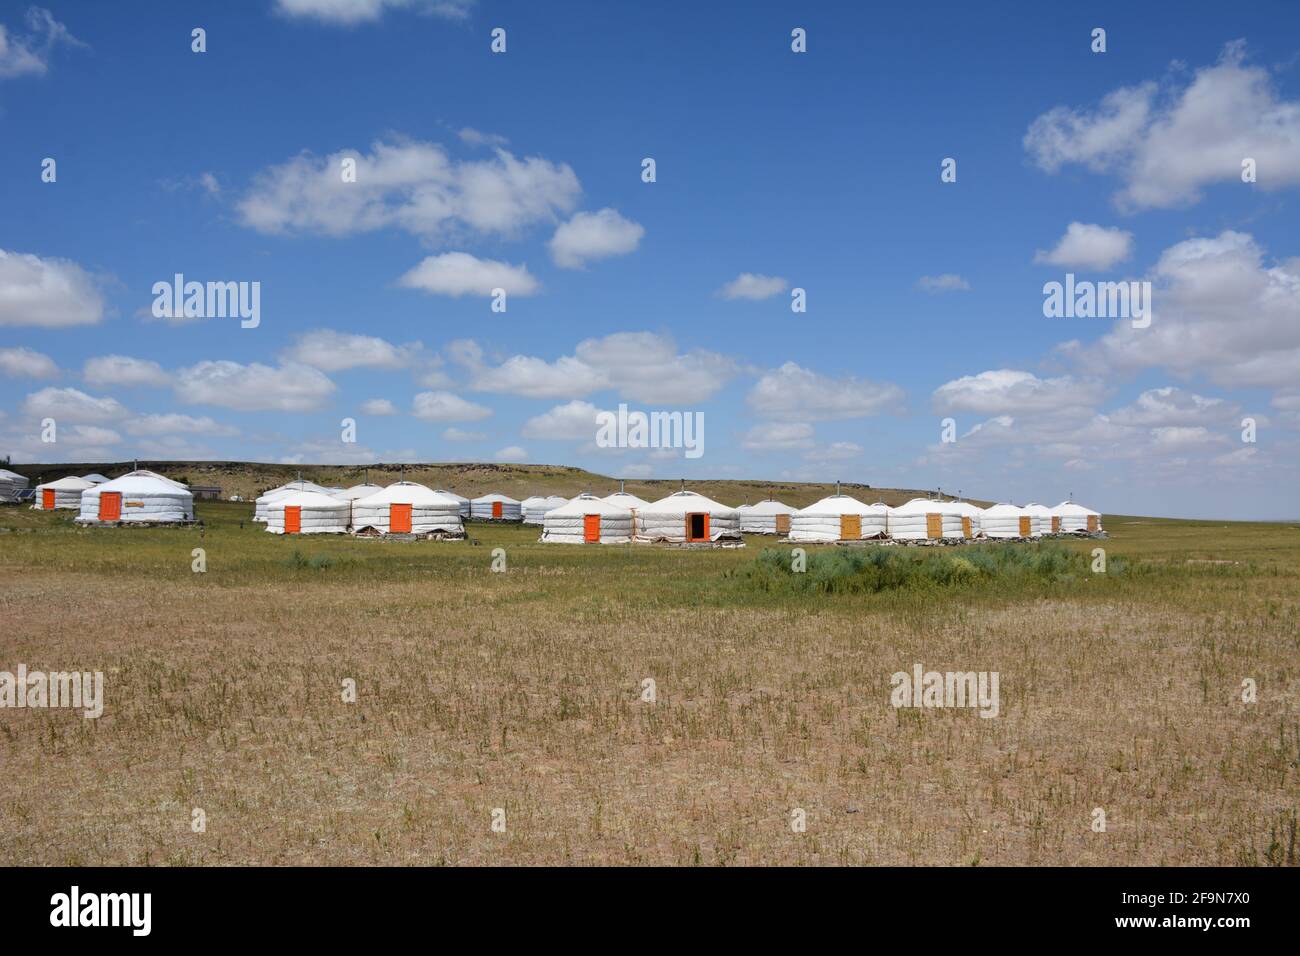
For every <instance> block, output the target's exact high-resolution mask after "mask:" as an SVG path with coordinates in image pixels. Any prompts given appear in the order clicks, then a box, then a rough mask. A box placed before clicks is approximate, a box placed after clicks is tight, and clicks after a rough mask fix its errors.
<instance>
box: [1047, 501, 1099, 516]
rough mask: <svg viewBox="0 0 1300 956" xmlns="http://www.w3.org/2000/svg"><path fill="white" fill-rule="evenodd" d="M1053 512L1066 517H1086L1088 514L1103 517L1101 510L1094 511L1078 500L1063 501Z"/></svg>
mask: <svg viewBox="0 0 1300 956" xmlns="http://www.w3.org/2000/svg"><path fill="white" fill-rule="evenodd" d="M1052 513H1053V514H1056V515H1061V516H1062V517H1064V516H1065V515H1082V516H1085V517H1086V516H1088V515H1095V516H1097V517H1101V512H1099V511H1093V510H1092V509H1091V508H1085V507H1084V506H1083V505H1081V504H1078V503H1077V502H1074V501H1062V502H1061V503H1060V504H1059V505H1057V506H1056V507H1055V508H1053V509H1052Z"/></svg>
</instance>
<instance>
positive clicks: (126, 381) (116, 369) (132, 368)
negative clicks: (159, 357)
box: [81, 355, 172, 388]
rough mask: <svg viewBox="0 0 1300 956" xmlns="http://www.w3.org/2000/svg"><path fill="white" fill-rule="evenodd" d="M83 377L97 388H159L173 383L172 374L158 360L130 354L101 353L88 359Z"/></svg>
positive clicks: (82, 373) (83, 370)
mask: <svg viewBox="0 0 1300 956" xmlns="http://www.w3.org/2000/svg"><path fill="white" fill-rule="evenodd" d="M81 377H82V378H84V379H85V380H86V383H87V384H88V385H94V386H95V387H97V388H109V387H112V386H124V387H127V388H132V387H137V386H143V387H155V388H159V387H162V386H165V385H170V384H171V380H172V379H171V376H170V375H168V374H167V372H166V371H164V370H163V367H162V366H161V365H159V364H158V363H157V362H154V361H151V360H149V359H138V358H131V357H130V356H128V355H101V356H99V357H98V358H92V359H87V360H86V364H85V367H84V368H83V369H82V371H81Z"/></svg>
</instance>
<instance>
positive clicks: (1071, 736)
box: [0, 474, 1300, 866]
mask: <svg viewBox="0 0 1300 956" xmlns="http://www.w3.org/2000/svg"><path fill="white" fill-rule="evenodd" d="M192 477H193V480H195V481H200V480H201V476H199V475H197V474H195V475H193V476H192ZM288 477H292V475H289V476H288ZM309 477H310V476H309ZM281 480H283V478H281ZM502 489H503V490H507V491H509V490H511V489H510V488H509V487H508V486H505V485H502ZM252 490H254V489H253V488H251V487H250V488H249V489H248V491H252ZM470 490H478V489H470ZM483 490H486V489H483ZM578 490H581V488H574V489H572V490H571V493H572V491H578ZM629 490H638V489H637V487H636V486H632V485H630V486H629ZM641 490H650V489H649V488H646V487H644V486H642V488H641ZM700 490H705V489H703V488H701V489H700ZM597 491H598V492H600V493H606V492H607V491H608V489H606V488H599V489H597ZM818 496H820V493H814V491H813V490H809V491H808V493H807V495H802V496H799V497H800V498H802V497H806V498H807V499H808V500H812V498H815V497H818ZM736 497H737V496H736V495H731V496H729V497H727V498H725V499H724V500H732V499H734V498H736ZM787 497H788V496H787ZM868 500H871V499H870V498H868ZM792 503H796V504H803V503H807V502H806V501H803V500H798V501H794V502H792ZM198 511H199V516H200V517H201V518H202V519H203V521H204V527H203V528H202V529H199V528H193V529H129V530H121V529H95V530H79V529H77V528H75V527H74V526H73V524H72V522H71V514H70V513H59V514H53V515H52V514H46V513H38V512H33V511H30V510H27V509H25V508H23V509H19V508H14V507H8V508H4V509H2V510H0V581H3V588H2V589H0V670H4V669H9V670H12V669H14V668H15V667H16V665H17V664H18V663H20V662H21V663H25V664H27V665H28V667H29V668H32V669H37V668H41V669H64V670H100V671H103V672H104V675H105V682H106V687H105V696H106V704H105V711H104V715H103V716H102V717H101V718H100V719H98V720H87V719H84V718H83V717H82V716H81V715H80V714H79V713H72V712H69V711H67V710H9V709H3V710H0V767H2V768H3V772H2V773H0V832H2V833H3V834H4V838H3V840H0V863H2V864H6V865H12V864H73V865H77V864H163V865H168V864H251V863H260V864H379V863H385V864H415V865H428V864H453V865H455V864H565V863H572V864H682V865H693V864H699V865H747V864H923V865H931V864H933V865H963V866H964V865H1017V864H1066V865H1103V864H1112V865H1137V864H1170V865H1209V864H1226V865H1270V864H1294V863H1295V862H1296V856H1297V852H1298V848H1297V846H1296V833H1295V826H1296V811H1297V805H1300V611H1298V602H1297V593H1298V591H1297V583H1298V582H1300V527H1296V526H1292V525H1266V524H1240V523H1218V522H1190V521H1185V522H1178V521H1161V520H1155V519H1140V518H1128V519H1126V518H1123V517H1116V516H1107V517H1106V519H1105V524H1106V527H1107V529H1108V530H1109V531H1110V534H1111V537H1110V538H1109V539H1108V540H1105V541H1100V542H1098V541H1081V542H1071V543H1069V544H1067V545H1065V547H1067V548H1069V549H1071V550H1072V551H1074V552H1077V559H1078V573H1077V574H1069V575H1066V576H1063V577H1057V578H1054V579H1051V580H1036V579H1027V580H1018V581H1000V580H974V581H961V582H957V583H953V584H946V585H941V584H935V585H931V586H909V587H906V588H895V589H887V590H882V591H878V592H874V593H865V594H864V593H825V592H820V591H818V592H807V593H787V592H783V591H781V590H779V589H778V590H764V589H761V588H757V587H754V586H753V581H752V578H751V577H750V576H749V575H748V574H747V573H746V572H747V569H750V568H752V567H753V566H754V565H755V562H756V561H757V559H758V557H759V554H760V552H761V551H762V550H763V548H764V547H766V546H775V545H772V543H771V542H768V543H767V544H765V543H764V542H763V540H762V539H759V538H755V537H750V538H749V539H748V547H746V548H744V549H740V550H717V551H685V550H675V549H669V548H661V547H649V546H628V547H621V546H618V547H602V548H596V547H586V548H583V547H564V546H558V545H541V544H539V543H537V536H538V532H537V530H536V529H533V528H523V527H517V526H516V527H485V526H482V525H472V526H471V529H470V538H471V540H469V541H465V542H411V543H398V542H384V541H374V540H352V539H339V538H326V539H302V538H299V539H296V540H290V539H285V538H277V537H275V536H272V535H269V534H266V533H264V532H263V531H262V530H261V526H259V525H255V524H253V523H251V522H250V521H249V520H248V518H249V517H250V515H251V511H252V506H251V504H232V503H210V502H203V503H200V505H199V507H198ZM1098 546H1101V547H1104V548H1105V549H1106V551H1107V556H1108V559H1109V563H1110V567H1111V568H1112V569H1116V570H1115V571H1114V572H1110V571H1108V573H1106V574H1092V573H1090V572H1089V570H1088V567H1089V560H1090V558H1089V556H1088V553H1089V552H1090V551H1091V549H1092V548H1094V547H1098ZM197 547H201V548H203V549H204V550H205V551H206V555H207V571H206V573H203V574H196V573H194V572H193V571H192V570H191V561H192V558H191V551H192V549H194V548H197ZM497 547H501V548H504V549H505V550H506V554H507V561H508V570H507V571H506V573H503V574H498V573H492V572H491V570H490V564H491V552H492V550H493V549H494V548H497ZM784 547H786V548H787V549H788V547H789V546H788V545H786V546H784ZM1007 547H1017V548H1035V547H1039V546H1037V545H1007ZM814 550H815V549H814ZM898 550H900V551H903V550H904V549H898ZM921 550H925V549H906V551H907V553H908V554H913V553H916V552H919V551H921ZM954 550H955V549H954ZM918 662H919V663H922V664H923V665H924V666H925V668H926V669H933V670H940V671H943V670H963V671H966V670H975V671H986V670H987V671H998V672H999V673H1000V675H1001V685H1000V696H1001V712H1000V715H999V716H998V717H997V718H995V719H981V718H980V717H979V716H978V715H977V714H976V713H974V712H973V711H971V710H968V709H967V710H915V709H911V710H896V709H894V708H893V707H892V706H891V705H890V675H891V674H892V673H894V672H896V671H910V670H911V669H912V666H913V664H914V663H918ZM347 678H351V679H353V680H355V682H356V688H357V695H358V699H357V701H356V702H355V703H345V702H344V701H343V699H342V691H341V686H342V683H341V682H343V681H344V680H345V679H347ZM646 678H652V679H653V680H654V681H655V685H656V690H657V700H656V702H654V703H647V702H644V701H643V700H642V699H641V691H642V682H643V680H644V679H646ZM1246 678H1251V679H1253V680H1254V681H1256V682H1257V685H1258V700H1257V701H1256V702H1255V703H1251V704H1247V703H1243V701H1242V699H1241V695H1242V682H1243V680H1244V679H1246ZM1098 807H1100V808H1102V809H1104V811H1105V813H1106V818H1107V829H1106V832H1104V833H1097V832H1093V830H1092V829H1091V826H1090V825H1091V823H1092V812H1093V810H1094V808H1098ZM195 808H201V809H202V810H203V811H204V813H205V815H206V831H205V832H202V833H195V832H193V830H192V828H191V815H192V812H193V810H194V809H195ZM494 808H503V809H504V811H505V821H506V828H505V832H504V833H500V832H494V831H493V829H492V826H491V823H492V812H493V809H494ZM795 808H800V809H802V810H804V811H805V812H806V820H807V826H806V831H805V832H801V833H798V832H794V831H793V830H792V827H791V811H792V810H793V809H795Z"/></svg>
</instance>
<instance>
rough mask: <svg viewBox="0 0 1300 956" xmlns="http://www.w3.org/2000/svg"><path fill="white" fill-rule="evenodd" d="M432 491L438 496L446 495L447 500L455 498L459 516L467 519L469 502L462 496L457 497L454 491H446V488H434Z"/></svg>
mask: <svg viewBox="0 0 1300 956" xmlns="http://www.w3.org/2000/svg"><path fill="white" fill-rule="evenodd" d="M433 490H434V491H436V492H438V494H440V495H446V496H447V497H448V498H455V499H456V501H457V503H458V504H459V505H460V516H461V517H462V518H468V517H469V516H470V500H469V499H468V498H466V497H465V496H464V495H458V494H456V492H454V491H448V490H447V489H446V488H434V489H433Z"/></svg>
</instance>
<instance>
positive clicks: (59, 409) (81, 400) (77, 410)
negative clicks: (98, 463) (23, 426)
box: [23, 387, 127, 422]
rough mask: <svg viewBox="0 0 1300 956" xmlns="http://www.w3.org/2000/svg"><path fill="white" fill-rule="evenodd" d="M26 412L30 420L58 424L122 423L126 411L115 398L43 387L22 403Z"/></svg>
mask: <svg viewBox="0 0 1300 956" xmlns="http://www.w3.org/2000/svg"><path fill="white" fill-rule="evenodd" d="M23 413H24V414H25V415H27V416H29V417H31V418H53V419H54V420H55V421H56V422H63V421H68V422H111V421H120V420H121V419H122V418H123V417H124V416H125V415H126V413H127V412H126V408H125V407H124V406H123V405H122V404H121V403H120V402H119V401H118V400H117V399H115V398H110V397H108V396H104V397H102V398H100V397H96V396H94V395H87V394H86V393H85V392H83V391H80V390H79V389H75V388H53V387H51V388H43V389H41V390H40V391H39V392H32V393H31V394H30V395H28V396H27V398H26V400H24V402H23Z"/></svg>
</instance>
